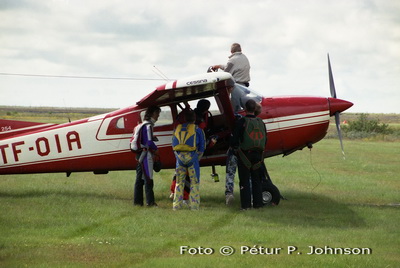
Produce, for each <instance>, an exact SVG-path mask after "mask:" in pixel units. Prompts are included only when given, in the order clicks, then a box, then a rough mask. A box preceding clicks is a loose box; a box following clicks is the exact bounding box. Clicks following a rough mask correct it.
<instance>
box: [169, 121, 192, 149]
mask: <svg viewBox="0 0 400 268" xmlns="http://www.w3.org/2000/svg"><path fill="white" fill-rule="evenodd" d="M196 128H197V126H196V125H195V124H189V123H185V124H179V125H178V126H176V129H175V131H174V135H173V136H172V149H173V150H174V151H181V152H191V151H195V150H196Z"/></svg>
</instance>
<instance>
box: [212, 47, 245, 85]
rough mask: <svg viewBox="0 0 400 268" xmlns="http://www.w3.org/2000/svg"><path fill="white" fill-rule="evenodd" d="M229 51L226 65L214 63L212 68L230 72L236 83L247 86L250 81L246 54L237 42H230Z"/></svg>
mask: <svg viewBox="0 0 400 268" xmlns="http://www.w3.org/2000/svg"><path fill="white" fill-rule="evenodd" d="M231 53H232V55H230V56H229V60H228V63H227V64H226V65H223V64H218V65H214V66H212V69H213V70H214V71H217V70H218V69H222V70H224V71H225V72H228V73H230V74H231V75H232V76H233V78H234V79H235V82H236V83H238V84H241V85H243V86H246V87H248V86H249V81H250V62H249V60H248V59H247V57H246V55H244V54H243V53H242V48H241V47H240V44H238V43H233V44H232V46H231Z"/></svg>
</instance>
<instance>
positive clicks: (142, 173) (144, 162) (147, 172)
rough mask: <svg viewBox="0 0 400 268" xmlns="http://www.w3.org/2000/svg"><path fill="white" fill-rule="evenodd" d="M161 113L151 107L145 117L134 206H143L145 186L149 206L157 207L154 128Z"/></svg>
mask: <svg viewBox="0 0 400 268" xmlns="http://www.w3.org/2000/svg"><path fill="white" fill-rule="evenodd" d="M160 112H161V109H160V108H159V107H158V106H151V107H149V108H148V109H147V110H146V113H145V115H144V121H143V125H142V128H141V130H140V131H141V133H140V135H141V137H140V139H141V141H140V144H141V148H142V150H141V151H140V153H137V155H136V159H137V160H138V164H137V167H136V182H135V187H134V192H133V204H134V205H137V206H143V186H144V188H145V193H146V204H147V206H149V207H151V206H157V204H156V202H155V199H154V191H153V187H154V182H153V158H154V155H157V154H158V148H157V145H156V144H155V143H154V141H157V138H156V137H154V135H153V127H154V123H155V122H156V121H157V120H158V117H159V116H160Z"/></svg>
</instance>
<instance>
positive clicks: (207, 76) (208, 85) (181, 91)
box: [136, 72, 233, 107]
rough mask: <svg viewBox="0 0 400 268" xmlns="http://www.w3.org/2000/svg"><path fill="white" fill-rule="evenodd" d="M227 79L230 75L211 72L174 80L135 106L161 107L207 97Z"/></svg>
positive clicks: (230, 77)
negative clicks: (218, 84)
mask: <svg viewBox="0 0 400 268" xmlns="http://www.w3.org/2000/svg"><path fill="white" fill-rule="evenodd" d="M229 79H233V78H232V75H231V74H230V73H227V72H212V73H204V74H200V75H196V76H191V77H188V78H185V79H180V80H175V81H173V82H169V83H166V84H164V85H162V86H159V87H157V88H156V90H154V91H153V92H152V93H150V94H149V95H147V96H146V97H144V98H143V99H141V100H140V101H138V102H137V103H136V104H137V105H138V106H142V107H148V106H150V105H159V106H161V105H164V104H168V103H173V102H181V101H189V100H193V99H199V98H205V97H209V96H212V95H213V94H214V92H215V89H216V88H217V83H219V82H222V81H225V80H229Z"/></svg>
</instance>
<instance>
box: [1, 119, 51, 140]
mask: <svg viewBox="0 0 400 268" xmlns="http://www.w3.org/2000/svg"><path fill="white" fill-rule="evenodd" d="M55 125H56V124H48V123H36V122H26V121H17V120H6V119H0V140H3V139H6V138H10V137H13V136H17V135H21V134H24V133H28V132H35V131H38V130H41V129H44V128H48V127H51V126H55Z"/></svg>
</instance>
